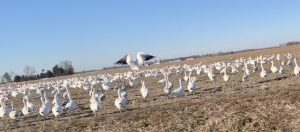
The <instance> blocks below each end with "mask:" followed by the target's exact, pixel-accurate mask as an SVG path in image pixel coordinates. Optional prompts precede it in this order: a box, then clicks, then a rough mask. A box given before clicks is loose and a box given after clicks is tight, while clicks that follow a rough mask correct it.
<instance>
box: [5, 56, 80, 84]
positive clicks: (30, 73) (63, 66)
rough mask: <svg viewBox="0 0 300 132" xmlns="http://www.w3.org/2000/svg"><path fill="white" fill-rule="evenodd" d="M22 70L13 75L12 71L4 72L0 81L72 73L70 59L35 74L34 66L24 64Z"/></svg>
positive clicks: (32, 78) (24, 79) (26, 79)
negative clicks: (21, 73) (22, 73)
mask: <svg viewBox="0 0 300 132" xmlns="http://www.w3.org/2000/svg"><path fill="white" fill-rule="evenodd" d="M23 72H24V75H15V74H14V73H13V72H11V73H8V72H5V73H4V74H3V76H2V78H1V82H2V83H5V82H11V81H14V82H23V81H30V80H38V79H43V78H51V77H58V76H66V75H73V74H74V68H73V65H72V62H71V61H62V62H60V64H57V65H55V66H54V67H53V68H52V70H47V71H45V70H44V69H42V71H41V73H38V74H36V71H35V68H34V67H30V66H25V68H24V71H23Z"/></svg>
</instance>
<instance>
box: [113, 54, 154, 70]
mask: <svg viewBox="0 0 300 132" xmlns="http://www.w3.org/2000/svg"><path fill="white" fill-rule="evenodd" d="M153 58H155V56H153V55H149V54H145V53H143V52H139V53H137V56H136V61H134V60H132V58H131V56H130V55H129V54H127V55H125V56H124V57H123V58H122V59H120V60H119V61H117V62H116V63H115V64H120V65H126V64H128V65H129V66H130V67H131V69H132V70H134V71H138V70H139V67H138V66H141V65H144V63H145V61H148V60H151V59H153Z"/></svg>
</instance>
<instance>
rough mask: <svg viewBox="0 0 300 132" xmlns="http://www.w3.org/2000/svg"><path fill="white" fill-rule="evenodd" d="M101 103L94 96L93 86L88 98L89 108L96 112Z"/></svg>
mask: <svg viewBox="0 0 300 132" xmlns="http://www.w3.org/2000/svg"><path fill="white" fill-rule="evenodd" d="M101 104H102V102H100V100H99V99H97V98H96V95H95V89H94V88H93V90H92V96H91V99H90V109H91V110H92V111H93V112H94V113H96V112H98V111H99V110H100V109H101V106H102V105H101Z"/></svg>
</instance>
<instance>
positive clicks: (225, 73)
mask: <svg viewBox="0 0 300 132" xmlns="http://www.w3.org/2000/svg"><path fill="white" fill-rule="evenodd" d="M226 69H227V66H225V70H224V76H223V80H224V81H225V82H227V81H228V80H229V76H228V75H227V71H226Z"/></svg>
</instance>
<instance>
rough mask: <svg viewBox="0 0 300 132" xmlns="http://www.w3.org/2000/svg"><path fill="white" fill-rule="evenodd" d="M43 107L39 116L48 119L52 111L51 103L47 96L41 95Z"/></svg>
mask: <svg viewBox="0 0 300 132" xmlns="http://www.w3.org/2000/svg"><path fill="white" fill-rule="evenodd" d="M41 102H42V106H41V108H40V110H39V114H40V115H41V116H43V117H47V116H48V114H49V113H50V110H51V101H49V100H48V98H47V94H46V93H44V94H42V95H41Z"/></svg>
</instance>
